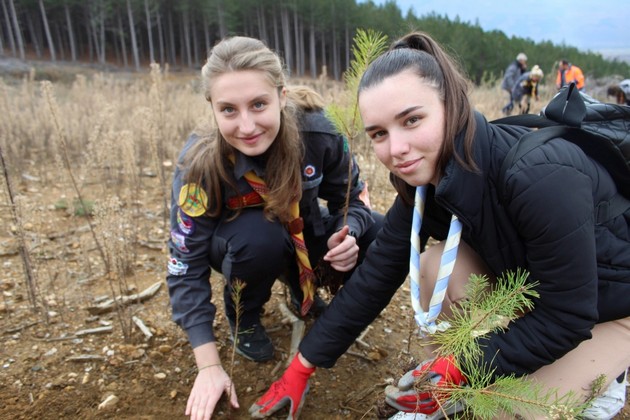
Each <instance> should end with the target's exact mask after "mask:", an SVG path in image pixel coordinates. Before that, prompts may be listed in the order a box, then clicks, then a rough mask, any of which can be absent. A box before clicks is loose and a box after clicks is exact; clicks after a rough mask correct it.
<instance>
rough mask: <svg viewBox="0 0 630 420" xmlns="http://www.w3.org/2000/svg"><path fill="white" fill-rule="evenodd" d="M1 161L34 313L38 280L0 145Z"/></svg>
mask: <svg viewBox="0 0 630 420" xmlns="http://www.w3.org/2000/svg"><path fill="white" fill-rule="evenodd" d="M0 161H1V162H2V174H3V176H4V182H5V187H6V191H7V194H8V196H9V202H10V207H11V218H12V219H13V224H14V225H15V227H16V229H17V236H18V240H19V251H20V257H21V258H22V263H23V266H24V276H25V279H26V288H27V290H28V298H29V301H30V302H31V307H32V309H33V311H36V310H37V297H36V284H35V283H36V280H35V274H34V273H33V264H32V261H31V255H30V253H29V250H28V247H27V246H26V240H25V237H24V227H23V226H22V218H21V217H20V215H19V214H18V207H17V206H16V203H15V198H14V197H15V196H14V194H13V187H12V185H11V179H10V178H9V171H8V170H7V165H6V162H5V160H4V151H3V148H2V145H1V144H0Z"/></svg>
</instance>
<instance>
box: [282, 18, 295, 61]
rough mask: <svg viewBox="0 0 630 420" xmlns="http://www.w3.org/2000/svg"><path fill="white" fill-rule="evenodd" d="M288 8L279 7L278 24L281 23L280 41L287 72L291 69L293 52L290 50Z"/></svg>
mask: <svg viewBox="0 0 630 420" xmlns="http://www.w3.org/2000/svg"><path fill="white" fill-rule="evenodd" d="M289 19H290V18H289V10H288V9H287V8H286V7H284V6H281V7H280V24H281V25H282V42H283V44H284V60H285V62H286V64H287V69H289V72H291V71H292V70H293V53H292V51H291V22H290V20H289Z"/></svg>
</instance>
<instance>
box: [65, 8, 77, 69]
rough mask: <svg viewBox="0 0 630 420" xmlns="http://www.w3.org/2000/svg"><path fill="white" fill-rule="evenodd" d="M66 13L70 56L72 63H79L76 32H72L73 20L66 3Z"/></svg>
mask: <svg viewBox="0 0 630 420" xmlns="http://www.w3.org/2000/svg"><path fill="white" fill-rule="evenodd" d="M63 8H64V12H65V15H66V26H67V27H68V42H69V43H70V55H71V58H72V61H77V45H76V41H75V40H74V31H73V30H72V19H70V8H69V7H68V3H64V5H63Z"/></svg>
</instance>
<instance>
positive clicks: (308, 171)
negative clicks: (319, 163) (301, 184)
mask: <svg viewBox="0 0 630 420" xmlns="http://www.w3.org/2000/svg"><path fill="white" fill-rule="evenodd" d="M304 176H305V177H307V178H312V177H314V176H315V167H314V166H313V165H306V166H305V167H304Z"/></svg>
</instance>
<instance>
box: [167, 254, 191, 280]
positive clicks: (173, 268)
mask: <svg viewBox="0 0 630 420" xmlns="http://www.w3.org/2000/svg"><path fill="white" fill-rule="evenodd" d="M168 272H169V274H172V275H174V276H183V275H184V274H186V272H188V264H184V263H183V262H181V261H179V260H178V259H177V258H172V257H171V258H169V260H168Z"/></svg>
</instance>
